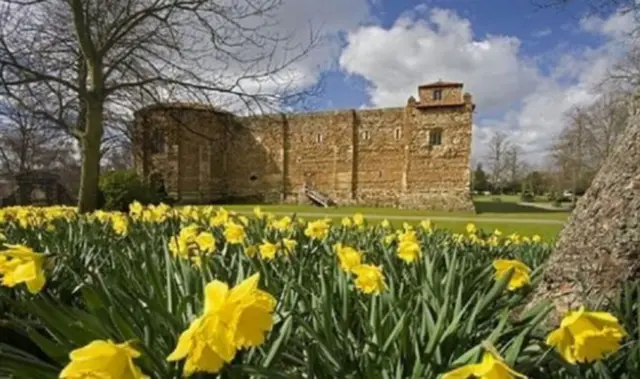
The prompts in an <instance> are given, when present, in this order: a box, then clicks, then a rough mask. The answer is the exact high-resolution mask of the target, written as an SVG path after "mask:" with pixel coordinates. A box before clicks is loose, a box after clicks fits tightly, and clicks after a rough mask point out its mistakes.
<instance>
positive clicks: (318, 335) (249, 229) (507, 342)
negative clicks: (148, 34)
mask: <svg viewBox="0 0 640 379" xmlns="http://www.w3.org/2000/svg"><path fill="white" fill-rule="evenodd" d="M254 213H255V214H254V215H253V216H252V217H244V216H238V215H235V214H233V212H227V211H225V210H224V209H216V208H213V207H182V208H170V207H168V206H163V205H161V206H158V207H143V206H141V205H140V204H136V203H134V204H132V205H131V208H130V211H129V213H117V212H113V213H106V212H101V211H98V212H95V213H93V214H91V215H78V214H76V212H75V211H74V210H73V209H72V208H59V207H57V208H56V207H54V208H5V209H1V210H0V231H1V232H2V235H0V239H3V240H4V243H5V245H4V246H5V247H4V251H2V252H0V277H2V285H3V287H1V288H0V312H2V313H0V314H2V325H0V326H2V327H3V328H5V330H11V332H12V333H13V334H14V335H15V334H16V333H21V334H20V335H21V336H22V339H23V340H21V341H16V338H12V340H10V341H2V342H4V343H3V344H1V345H0V357H2V360H1V361H0V373H5V374H8V375H15V377H16V378H56V377H64V378H84V377H89V376H88V375H94V376H96V377H98V376H97V375H102V376H100V377H104V378H142V377H150V378H179V377H182V376H191V375H193V376H199V377H216V375H221V376H222V377H225V378H245V377H269V378H304V377H306V378H436V377H440V376H442V377H444V378H449V379H451V378H467V377H472V376H473V375H475V376H477V377H481V378H485V377H486V378H510V377H519V376H522V375H527V376H529V377H533V378H556V377H557V378H575V377H578V378H580V377H583V378H605V377H612V378H623V377H629V378H632V377H637V376H636V375H635V374H634V373H638V372H640V369H639V368H638V366H639V363H640V359H639V358H638V355H637V354H638V344H637V342H636V340H637V334H638V328H637V324H638V322H637V320H638V316H637V315H638V310H637V307H638V303H639V302H638V299H639V297H638V290H637V287H638V286H637V285H630V286H629V288H627V289H625V291H623V293H622V294H621V295H620V296H619V297H617V298H615V299H612V300H611V301H610V302H609V304H610V307H609V309H607V310H604V309H602V310H599V311H601V312H594V311H595V309H588V310H585V309H576V310H573V311H572V312H570V313H569V314H567V315H566V317H565V319H564V321H563V324H562V325H561V326H560V327H558V328H557V329H555V330H544V329H543V328H542V325H541V322H542V320H543V319H544V318H545V316H546V314H547V313H548V312H549V310H550V307H549V306H548V305H547V304H540V305H539V306H536V307H533V308H526V307H525V305H526V301H527V295H528V294H529V293H530V291H531V290H532V289H533V288H534V287H535V286H536V284H537V283H538V281H539V280H540V273H541V270H542V268H543V266H544V263H545V261H546V259H547V257H548V256H549V254H550V251H551V248H550V246H549V245H547V244H546V243H544V241H541V240H540V238H539V237H537V236H518V235H510V236H504V235H501V233H500V232H499V231H491V232H485V231H482V230H476V228H475V227H474V226H473V225H469V226H468V228H467V233H465V234H451V233H449V232H447V231H445V230H440V229H437V228H436V227H435V226H434V225H432V224H431V223H430V222H429V221H427V220H425V221H423V222H422V223H420V224H419V225H408V224H403V225H395V226H393V225H391V224H390V223H389V222H386V221H383V222H381V223H378V224H371V223H369V222H367V220H366V219H365V218H364V217H363V216H362V215H359V214H356V215H354V216H353V217H350V218H346V219H344V220H343V221H342V222H341V223H340V224H332V223H331V222H330V220H323V219H321V220H310V221H306V220H302V219H299V218H295V219H291V218H289V217H275V216H273V215H270V214H266V213H263V212H261V211H260V210H259V209H256V211H255V212H254ZM605 311H609V312H610V313H606V312H605ZM614 315H615V317H614ZM616 317H617V318H616ZM634 370H635V371H634ZM207 375H208V376H207ZM603 375H605V376H603Z"/></svg>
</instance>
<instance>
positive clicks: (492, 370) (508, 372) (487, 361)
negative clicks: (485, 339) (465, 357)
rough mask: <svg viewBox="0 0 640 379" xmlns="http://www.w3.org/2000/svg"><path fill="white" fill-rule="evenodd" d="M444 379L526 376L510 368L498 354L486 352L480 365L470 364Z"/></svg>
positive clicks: (443, 377)
mask: <svg viewBox="0 0 640 379" xmlns="http://www.w3.org/2000/svg"><path fill="white" fill-rule="evenodd" d="M441 378H442V379H515V378H526V376H524V375H522V374H521V373H519V372H517V371H515V370H513V369H512V368H510V367H509V366H508V365H507V363H506V362H505V361H504V360H503V359H502V357H501V356H499V355H498V354H497V352H493V351H486V352H485V353H484V355H483V356H482V361H481V362H480V363H473V364H468V365H465V366H462V367H459V368H457V369H454V370H452V371H449V372H447V373H445V374H443V375H442V377H441Z"/></svg>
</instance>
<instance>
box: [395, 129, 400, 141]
mask: <svg viewBox="0 0 640 379" xmlns="http://www.w3.org/2000/svg"><path fill="white" fill-rule="evenodd" d="M393 136H394V137H395V139H397V140H399V139H400V128H396V130H395V131H394V132H393Z"/></svg>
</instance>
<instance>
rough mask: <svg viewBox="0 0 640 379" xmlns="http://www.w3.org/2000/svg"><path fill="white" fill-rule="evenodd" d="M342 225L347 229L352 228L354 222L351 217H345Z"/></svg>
mask: <svg viewBox="0 0 640 379" xmlns="http://www.w3.org/2000/svg"><path fill="white" fill-rule="evenodd" d="M341 223H342V226H344V227H345V228H350V227H351V225H353V222H352V221H351V219H350V218H349V217H343V218H342V221H341Z"/></svg>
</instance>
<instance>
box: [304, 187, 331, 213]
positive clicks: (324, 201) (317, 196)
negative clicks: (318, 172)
mask: <svg viewBox="0 0 640 379" xmlns="http://www.w3.org/2000/svg"><path fill="white" fill-rule="evenodd" d="M302 192H303V193H304V195H305V196H306V197H307V198H308V199H309V200H311V201H312V202H313V203H314V204H316V205H318V206H322V207H325V208H328V207H331V206H335V205H336V203H335V202H334V201H333V200H331V198H330V197H329V196H328V195H326V194H324V193H322V192H320V191H318V190H316V189H314V188H312V187H309V186H307V185H306V184H305V185H303V186H302Z"/></svg>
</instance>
